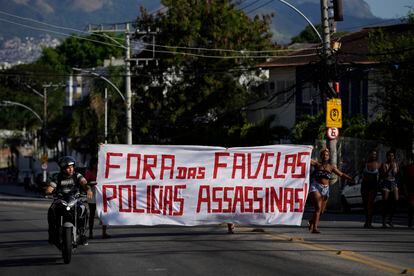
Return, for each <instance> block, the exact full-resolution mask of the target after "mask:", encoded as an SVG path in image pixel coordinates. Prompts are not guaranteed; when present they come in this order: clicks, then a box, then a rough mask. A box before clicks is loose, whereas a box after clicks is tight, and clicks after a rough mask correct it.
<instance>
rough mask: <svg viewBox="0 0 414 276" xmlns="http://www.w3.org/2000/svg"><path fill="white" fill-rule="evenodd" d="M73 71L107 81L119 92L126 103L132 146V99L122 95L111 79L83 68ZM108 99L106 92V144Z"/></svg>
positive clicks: (130, 143)
mask: <svg viewBox="0 0 414 276" xmlns="http://www.w3.org/2000/svg"><path fill="white" fill-rule="evenodd" d="M72 69H73V70H74V71H79V72H84V73H87V74H89V75H92V76H95V77H98V78H100V79H102V80H104V81H106V82H107V83H109V85H111V86H112V88H114V89H115V91H116V92H118V94H119V96H121V98H122V100H123V101H124V103H125V107H126V125H127V144H128V145H132V112H131V98H130V97H127V98H125V96H124V95H123V94H122V93H121V91H120V90H119V88H118V87H117V86H116V85H115V84H114V83H113V82H111V81H110V80H109V79H107V78H106V77H104V76H102V75H100V74H98V73H96V72H93V71H90V70H85V69H81V68H76V67H72ZM106 98H107V93H106V91H105V142H106V129H107V117H106V112H107V111H106V100H107V99H106Z"/></svg>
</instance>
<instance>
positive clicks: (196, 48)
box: [141, 42, 315, 54]
mask: <svg viewBox="0 0 414 276" xmlns="http://www.w3.org/2000/svg"><path fill="white" fill-rule="evenodd" d="M141 43H142V44H143V45H148V46H155V47H160V48H167V49H187V50H199V51H217V52H233V53H240V54H244V53H278V52H298V51H303V50H314V49H315V48H299V49H277V50H257V51H255V50H230V49H220V48H203V47H183V46H169V45H159V44H152V43H145V42H141Z"/></svg>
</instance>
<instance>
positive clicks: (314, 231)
mask: <svg viewBox="0 0 414 276" xmlns="http://www.w3.org/2000/svg"><path fill="white" fill-rule="evenodd" d="M311 233H312V234H320V233H321V231H319V230H318V229H313V230H312V231H311Z"/></svg>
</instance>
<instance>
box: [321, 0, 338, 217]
mask: <svg viewBox="0 0 414 276" xmlns="http://www.w3.org/2000/svg"><path fill="white" fill-rule="evenodd" d="M329 2H331V3H332V5H333V10H334V15H333V17H330V16H329V15H330V12H329V11H330V7H329ZM320 3H321V23H322V31H323V34H322V36H323V47H322V49H323V61H324V63H323V65H322V66H324V68H323V70H322V71H323V73H322V76H321V77H322V81H321V87H320V88H321V92H322V98H323V102H324V103H326V109H325V114H326V118H327V133H331V134H332V133H334V132H335V131H336V132H337V129H335V128H331V127H333V124H332V122H331V121H335V123H337V124H338V125H337V126H336V127H339V128H340V127H342V111H341V106H340V105H341V104H340V99H335V98H338V96H339V94H338V93H339V83H335V89H334V88H333V79H332V78H333V76H332V72H331V68H332V66H331V65H332V63H333V59H332V48H331V28H330V27H331V26H335V22H333V23H332V24H330V20H331V19H332V21H333V20H335V21H342V20H343V15H342V0H320ZM328 100H329V110H328ZM333 105H336V107H335V108H332V106H333ZM328 118H329V119H330V120H329V124H328ZM331 124H332V125H331ZM328 127H329V128H328ZM333 129H335V130H333ZM328 136H329V135H328ZM331 136H332V135H331ZM335 136H336V137H329V139H328V141H329V144H328V146H329V151H330V156H331V164H332V165H334V166H337V165H338V153H337V144H338V140H337V139H338V135H335ZM335 183H338V182H337V181H335ZM340 191H341V189H340V186H339V185H332V186H331V195H332V197H331V198H332V199H331V200H330V205H331V206H332V207H333V208H334V209H336V208H338V207H339V206H340Z"/></svg>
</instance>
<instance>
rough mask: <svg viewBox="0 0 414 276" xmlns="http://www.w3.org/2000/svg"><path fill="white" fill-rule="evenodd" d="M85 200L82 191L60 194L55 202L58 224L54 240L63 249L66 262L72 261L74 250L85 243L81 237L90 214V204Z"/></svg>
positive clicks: (56, 221) (55, 216)
mask: <svg viewBox="0 0 414 276" xmlns="http://www.w3.org/2000/svg"><path fill="white" fill-rule="evenodd" d="M83 202H86V197H85V196H84V195H81V194H80V193H76V194H58V195H57V196H56V197H55V201H54V202H53V204H54V208H53V209H54V219H55V224H56V225H55V228H54V229H55V234H56V235H57V236H56V237H55V239H54V242H55V245H56V247H57V248H58V249H59V250H61V251H62V258H63V261H64V263H65V264H68V263H70V261H71V258H72V253H73V252H74V250H75V249H76V248H77V247H78V245H81V244H83V241H82V240H81V239H82V238H83V234H84V231H85V229H84V228H85V227H87V221H88V216H89V210H88V209H87V206H88V205H87V204H83ZM79 226H83V228H82V227H79Z"/></svg>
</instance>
